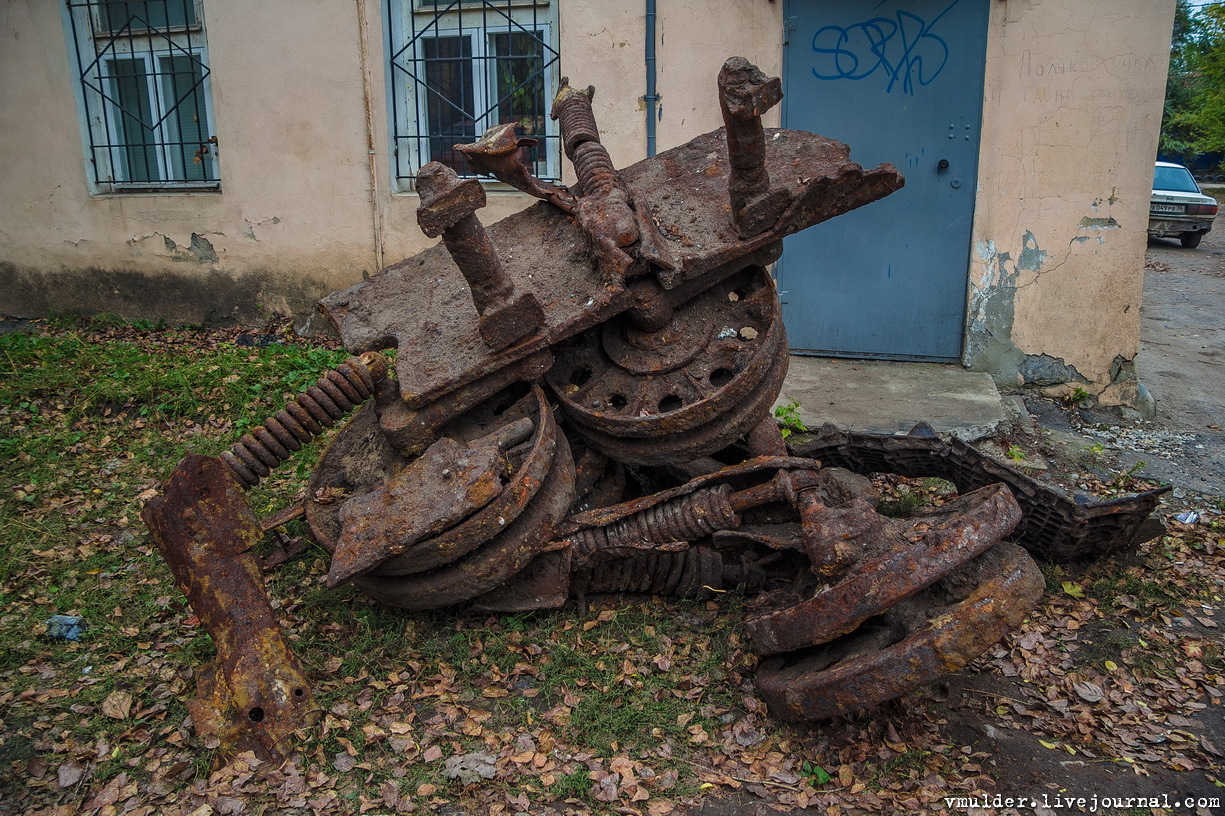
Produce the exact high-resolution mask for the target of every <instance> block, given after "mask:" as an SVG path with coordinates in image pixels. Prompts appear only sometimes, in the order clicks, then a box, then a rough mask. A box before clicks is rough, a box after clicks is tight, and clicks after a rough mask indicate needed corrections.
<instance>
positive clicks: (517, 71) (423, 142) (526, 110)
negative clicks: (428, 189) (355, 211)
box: [387, 0, 561, 181]
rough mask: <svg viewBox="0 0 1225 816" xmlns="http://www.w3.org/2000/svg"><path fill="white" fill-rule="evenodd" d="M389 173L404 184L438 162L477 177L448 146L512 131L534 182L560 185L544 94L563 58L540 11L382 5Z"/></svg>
mask: <svg viewBox="0 0 1225 816" xmlns="http://www.w3.org/2000/svg"><path fill="white" fill-rule="evenodd" d="M387 30H388V36H389V38H390V53H391V63H390V82H391V97H392V100H391V101H392V105H391V108H392V138H393V140H394V152H393V172H394V174H395V177H396V179H398V180H406V181H411V180H412V179H413V178H415V176H416V172H417V170H418V169H419V168H420V167H421V166H422V165H424V164H426V163H428V162H430V161H438V162H442V163H443V164H446V165H448V166H450V167H452V168H454V169H455V171H456V172H457V173H459V174H460V175H463V176H471V175H474V173H473V172H472V171H471V170H470V169H469V168H468V165H467V162H466V160H465V159H464V157H463V156H462V155H461V154H459V153H457V152H456V151H455V150H454V149H453V146H454V145H456V144H464V143H469V142H473V141H476V139H478V138H479V137H480V136H481V134H482V133H484V132H485V130H487V129H488V128H490V127H492V126H494V125H499V124H506V123H511V122H513V123H515V125H516V128H515V131H516V133H518V134H519V135H520V136H528V137H531V138H534V139H537V140H538V142H539V143H538V144H537V145H536V146H535V147H531V148H524V159H525V161H526V162H527V163H528V165H529V166H530V167H532V169H533V171H534V172H535V173H536V175H537V176H540V177H541V178H547V179H552V180H557V179H559V178H560V175H561V171H560V164H559V162H560V149H559V137H558V133H557V129H556V125H555V123H554V122H553V121H552V120H551V119H550V118H549V115H548V114H549V90H550V89H551V88H552V87H553V86H555V85H556V84H557V73H556V72H557V71H558V70H559V66H560V55H559V54H558V51H557V48H556V47H555V46H554V45H553V35H554V33H555V31H556V25H555V21H554V20H552V19H551V18H550V15H549V14H548V9H547V6H545V5H544V4H538V3H530V2H527V3H525V2H523V1H522V0H501V1H500V2H495V1H494V0H402V2H401V3H400V4H399V7H398V8H397V4H395V3H389V4H388V26H387Z"/></svg>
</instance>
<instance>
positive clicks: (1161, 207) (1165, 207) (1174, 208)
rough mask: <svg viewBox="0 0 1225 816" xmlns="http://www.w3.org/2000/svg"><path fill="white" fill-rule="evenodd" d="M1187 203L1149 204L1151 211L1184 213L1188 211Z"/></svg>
mask: <svg viewBox="0 0 1225 816" xmlns="http://www.w3.org/2000/svg"><path fill="white" fill-rule="evenodd" d="M1186 209H1187V205H1185V204H1152V205H1150V206H1149V208H1148V211H1149V212H1155V213H1182V212H1186Z"/></svg>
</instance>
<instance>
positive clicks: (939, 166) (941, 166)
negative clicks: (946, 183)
mask: <svg viewBox="0 0 1225 816" xmlns="http://www.w3.org/2000/svg"><path fill="white" fill-rule="evenodd" d="M948 169H949V160H948V159H941V160H940V161H939V162H937V163H936V172H937V173H943V172H944V171H945V170H948Z"/></svg>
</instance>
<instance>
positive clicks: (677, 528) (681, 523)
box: [571, 484, 740, 560]
mask: <svg viewBox="0 0 1225 816" xmlns="http://www.w3.org/2000/svg"><path fill="white" fill-rule="evenodd" d="M731 493H732V488H731V485H725V484H724V485H718V486H717V487H712V488H707V489H706V490H699V491H696V492H694V493H690V494H689V495H687V496H682V497H680V498H678V499H673V500H672V501H667V502H661V503H659V504H657V505H655V506H653V507H649V508H647V509H646V510H643V511H641V512H638V513H635V514H634V515H632V516H627V517H626V518H623V519H620V520H618V521H615V522H613V523H612V524H609V525H606V526H604V527H588V528H587V529H585V530H580V531H578V532H577V533H575V534H574V536H573V537H572V538H571V542H572V545H573V547H574V551H575V554H576V555H577V556H578V557H579V558H580V559H584V560H585V559H586V558H588V557H590V556H591V555H592V554H594V553H595V552H597V551H599V550H604V549H607V548H610V547H612V548H616V547H628V546H635V545H641V544H646V543H656V544H662V543H665V542H668V541H697V540H698V539H699V538H703V537H705V536H708V535H710V534H711V533H713V532H714V531H715V530H727V529H730V528H732V527H735V526H737V525H739V523H740V519H739V518H738V517H737V516H736V511H735V510H733V509H732V505H731V502H730V501H729V500H728V497H729V496H730V495H731Z"/></svg>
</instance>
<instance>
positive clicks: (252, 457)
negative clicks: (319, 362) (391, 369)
mask: <svg viewBox="0 0 1225 816" xmlns="http://www.w3.org/2000/svg"><path fill="white" fill-rule="evenodd" d="M386 376H387V358H386V357H384V356H383V355H382V354H379V353H378V352H373V351H371V352H366V353H365V354H363V355H361V356H360V357H350V358H349V359H347V360H345V361H344V362H343V363H341V364H340V365H338V366H337V367H336V368H334V369H333V370H331V371H329V372H327V373H326V374H324V375H323V376H322V377H320V378H319V381H318V382H316V383H315V384H314V385H312V386H311V387H310V388H308V389H306V390H305V391H303V392H302V393H301V394H298V396H297V397H295V398H294V400H293V401H292V402H290V403H288V404H287V405H286V406H285V407H284V408H283V409H282V410H280V411H277V412H276V414H274V415H273V416H270V417H268V418H267V419H265V420H264V424H263V425H259V426H256V427H255V428H254V429H252V430H251V432H250V433H248V434H246V435H244V436H243V437H242V439H239V440H238V441H237V442H235V443H234V444H233V445H232V446H231V447H230V449H229V450H228V451H226V452H224V453H222V454H221V460H222V461H223V462H225V463H226V464H227V465H229V467H230V470H232V471H234V475H236V476H237V477H238V481H239V482H240V483H241V484H242V486H243V488H244V489H250V488H252V487H255V486H256V485H257V484H259V480H260V479H262V478H263V477H265V476H267V475H268V474H269V473H271V472H272V468H274V467H276V466H277V465H279V464H281V462H284V461H285V460H287V459H288V458H289V457H290V456H292V455H293V452H294V451H297V450H301V449H302V445H303V443H306V442H310V441H311V440H312V439H314V438H315V437H316V436H318V435H319V434H321V433H323V429H324V428H330V427H332V426H333V425H335V424H336V420H338V419H343V418H344V415H345V414H347V413H348V412H349V411H352V410H353V408H354V407H356V406H357V405H360V404H361V403H362V402H364V401H365V400H367V399H369V398H370V396H371V395H373V394H374V387H375V384H376V383H377V382H378V381H379V380H381V379H383V378H384V377H386Z"/></svg>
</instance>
